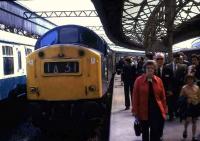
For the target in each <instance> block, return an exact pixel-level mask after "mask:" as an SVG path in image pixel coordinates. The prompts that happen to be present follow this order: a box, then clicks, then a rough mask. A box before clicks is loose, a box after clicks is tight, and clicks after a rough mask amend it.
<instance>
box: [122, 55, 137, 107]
mask: <svg viewBox="0 0 200 141" xmlns="http://www.w3.org/2000/svg"><path fill="white" fill-rule="evenodd" d="M122 75H123V76H122V78H123V82H124V95H125V106H126V108H125V110H128V109H129V108H130V95H132V89H133V83H134V78H135V77H134V76H135V75H136V68H135V65H133V66H132V65H131V58H129V57H127V58H126V59H125V64H124V66H123V74H122Z"/></svg>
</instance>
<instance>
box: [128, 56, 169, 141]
mask: <svg viewBox="0 0 200 141" xmlns="http://www.w3.org/2000/svg"><path fill="white" fill-rule="evenodd" d="M144 67H145V68H146V73H145V74H143V75H141V76H139V77H138V78H137V79H136V81H135V83H134V89H133V94H132V95H133V96H132V98H133V100H132V101H133V102H132V107H133V109H132V112H133V115H134V116H135V117H136V118H137V119H138V120H139V121H140V123H141V126H142V140H143V141H149V128H150V141H160V134H161V132H162V130H163V127H162V125H163V123H164V120H165V119H166V113H167V106H166V97H165V90H164V86H163V83H162V80H161V79H160V78H159V77H157V76H156V75H154V72H155V70H156V63H155V61H153V60H148V61H147V62H146V63H145V65H144Z"/></svg>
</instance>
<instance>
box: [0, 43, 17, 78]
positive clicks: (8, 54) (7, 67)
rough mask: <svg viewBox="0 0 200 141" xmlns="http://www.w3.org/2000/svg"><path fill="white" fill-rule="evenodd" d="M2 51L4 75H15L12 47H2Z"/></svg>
mask: <svg viewBox="0 0 200 141" xmlns="http://www.w3.org/2000/svg"><path fill="white" fill-rule="evenodd" d="M2 49H3V65H4V75H9V74H13V73H14V57H13V48H12V47H10V46H2Z"/></svg>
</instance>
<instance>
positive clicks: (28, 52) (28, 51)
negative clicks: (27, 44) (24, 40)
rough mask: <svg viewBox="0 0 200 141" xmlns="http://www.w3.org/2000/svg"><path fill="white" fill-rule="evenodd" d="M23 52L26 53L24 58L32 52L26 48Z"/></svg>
mask: <svg viewBox="0 0 200 141" xmlns="http://www.w3.org/2000/svg"><path fill="white" fill-rule="evenodd" d="M25 51H26V56H27V55H28V54H30V53H31V52H32V50H31V49H30V48H26V50H25Z"/></svg>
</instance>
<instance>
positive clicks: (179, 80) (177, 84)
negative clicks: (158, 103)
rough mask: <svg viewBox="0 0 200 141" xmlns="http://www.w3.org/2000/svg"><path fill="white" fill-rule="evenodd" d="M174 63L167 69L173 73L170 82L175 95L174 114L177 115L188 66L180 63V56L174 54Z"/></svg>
mask: <svg viewBox="0 0 200 141" xmlns="http://www.w3.org/2000/svg"><path fill="white" fill-rule="evenodd" d="M173 57H174V61H173V62H172V63H170V64H167V65H166V67H167V68H168V69H169V70H170V71H171V72H173V78H172V80H171V82H170V84H171V86H172V94H173V96H172V97H173V104H172V105H173V112H174V113H175V114H177V101H178V98H179V94H180V90H181V88H182V86H183V85H184V78H185V75H186V73H187V65H185V64H181V63H180V54H179V53H176V54H174V56H173Z"/></svg>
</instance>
